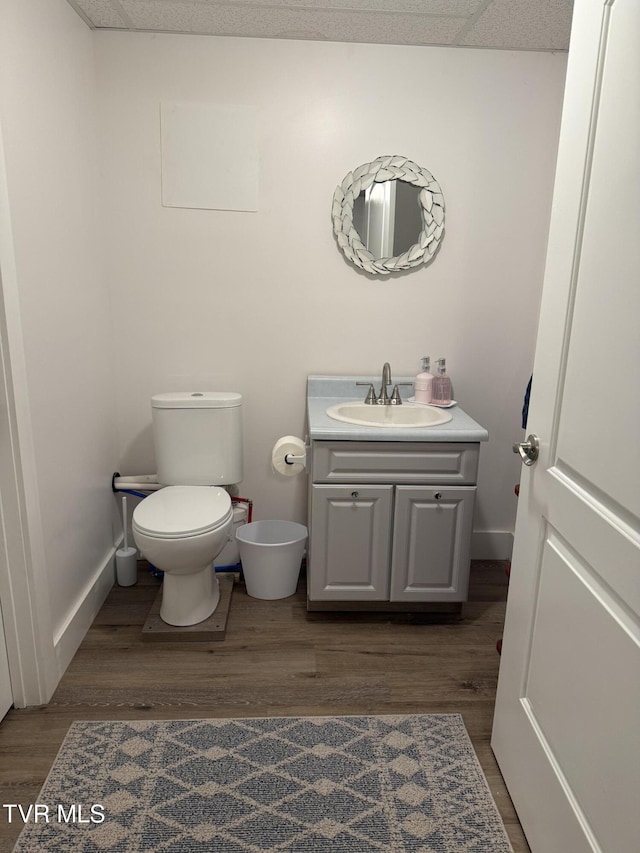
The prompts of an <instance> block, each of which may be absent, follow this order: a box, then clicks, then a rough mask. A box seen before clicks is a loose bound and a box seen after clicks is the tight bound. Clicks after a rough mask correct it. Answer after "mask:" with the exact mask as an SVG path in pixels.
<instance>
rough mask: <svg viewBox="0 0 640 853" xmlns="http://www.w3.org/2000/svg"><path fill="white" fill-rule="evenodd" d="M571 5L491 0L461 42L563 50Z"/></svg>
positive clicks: (552, 1)
mask: <svg viewBox="0 0 640 853" xmlns="http://www.w3.org/2000/svg"><path fill="white" fill-rule="evenodd" d="M572 7H573V4H572V3H568V2H567V0H534V1H532V0H493V2H492V3H491V4H490V5H489V6H488V7H487V9H486V10H485V12H484V13H483V14H482V15H481V16H480V17H479V18H478V20H477V21H476V22H475V24H474V26H473V27H472V28H471V29H470V30H469V32H468V33H467V34H466V36H465V37H464V38H463V39H461V41H460V44H462V45H468V46H476V47H502V48H512V49H516V50H518V49H520V50H566V49H567V48H568V45H569V33H570V31H571V14H572Z"/></svg>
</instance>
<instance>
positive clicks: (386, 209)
mask: <svg viewBox="0 0 640 853" xmlns="http://www.w3.org/2000/svg"><path fill="white" fill-rule="evenodd" d="M419 195H420V188H419V187H416V186H415V185H414V184H408V183H407V182H406V181H398V180H393V181H384V182H382V183H373V184H371V186H370V187H369V188H368V189H366V190H363V191H362V192H361V193H360V195H359V196H358V198H357V199H356V200H355V201H354V203H353V227H354V228H355V229H356V231H357V232H358V234H359V235H360V237H361V239H362V242H363V243H364V245H365V246H366V247H367V249H368V250H369V251H370V252H371V254H372V255H373V257H374V258H389V257H392V256H393V255H401V254H402V253H403V252H406V251H408V250H409V249H410V248H411V246H413V244H414V243H417V242H418V238H419V237H420V232H421V231H422V205H421V204H420V199H419V198H418V196H419Z"/></svg>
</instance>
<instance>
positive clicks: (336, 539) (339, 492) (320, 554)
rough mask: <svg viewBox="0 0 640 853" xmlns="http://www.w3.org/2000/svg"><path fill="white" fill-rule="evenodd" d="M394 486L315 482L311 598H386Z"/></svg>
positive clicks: (312, 506) (344, 599) (354, 599)
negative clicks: (341, 484)
mask: <svg viewBox="0 0 640 853" xmlns="http://www.w3.org/2000/svg"><path fill="white" fill-rule="evenodd" d="M392 512H393V486H361V485H357V486H352V485H344V486H334V485H313V486H312V500H311V547H310V551H311V561H310V567H309V577H308V579H307V581H308V584H309V598H310V600H311V601H327V600H334V601H387V600H388V599H389V552H390V545H391V516H392Z"/></svg>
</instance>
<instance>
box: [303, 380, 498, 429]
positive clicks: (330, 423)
mask: <svg viewBox="0 0 640 853" xmlns="http://www.w3.org/2000/svg"><path fill="white" fill-rule="evenodd" d="M413 379H414V377H413V376H409V377H407V376H400V377H393V384H395V383H396V382H411V383H412V382H413ZM356 381H358V382H371V383H373V387H374V388H375V391H376V394H377V393H378V391H379V390H380V377H379V376H308V377H307V421H308V429H309V438H311V439H312V440H325V441H331V440H333V441H463V442H476V441H487V440H488V439H489V433H488V432H487V430H486V429H485V428H484V427H482V426H480V424H479V423H477V422H476V421H474V420H473V418H471V417H469V415H468V414H467V413H466V412H465V411H463V409H461V408H460V406H459V405H455V406H452V407H451V408H450V409H447V411H448V412H449V413H450V414H451V420H450V421H449V422H448V423H446V424H439V425H438V426H432V427H411V428H406V427H402V428H397V429H392V428H389V427H377V426H361V425H359V424H348V423H344V422H342V421H336V420H334V419H333V418H330V417H329V415H327V409H328V408H329V406H333V405H335V404H336V403H341V402H344V401H345V400H358V401H363V400H364V398H365V396H366V393H367V389H366V387H363V386H360V385H356ZM399 391H400V396H401V397H402V399H403V401H404V400H406V399H407V398H408V397H411V396H412V395H413V388H408V387H406V386H405V387H400V389H399Z"/></svg>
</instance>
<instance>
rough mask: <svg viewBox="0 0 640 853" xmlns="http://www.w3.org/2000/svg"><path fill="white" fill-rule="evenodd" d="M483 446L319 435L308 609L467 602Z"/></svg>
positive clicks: (313, 471) (314, 446) (312, 489)
mask: <svg viewBox="0 0 640 853" xmlns="http://www.w3.org/2000/svg"><path fill="white" fill-rule="evenodd" d="M478 450H479V445H478V444H475V443H468V444H467V443H454V442H451V443H430V442H419V443H418V442H365V441H358V442H352V441H313V442H312V448H311V463H312V464H311V485H310V512H309V548H308V559H307V584H308V598H309V602H308V603H309V609H331V605H332V603H333V604H334V605H335V606H337V605H338V603H339V602H342V603H343V606H344V603H347V602H389V603H396V604H397V605H399V606H401V604H402V603H403V602H404V603H405V604H406V609H408V610H409V609H411V603H412V602H413V603H420V605H421V606H422V605H424V603H427V602H441V603H442V602H450V603H456V602H462V601H465V600H466V598H467V589H468V581H469V553H470V540H471V531H472V520H473V508H474V500H475V491H476V479H477V468H478ZM396 609H397V607H396Z"/></svg>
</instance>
